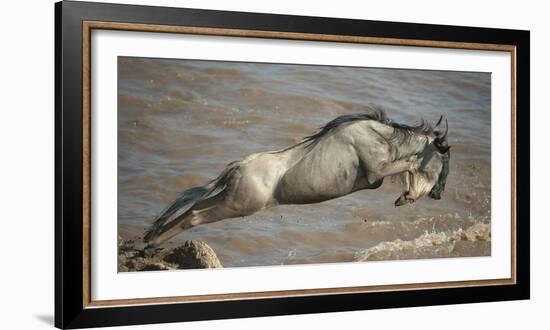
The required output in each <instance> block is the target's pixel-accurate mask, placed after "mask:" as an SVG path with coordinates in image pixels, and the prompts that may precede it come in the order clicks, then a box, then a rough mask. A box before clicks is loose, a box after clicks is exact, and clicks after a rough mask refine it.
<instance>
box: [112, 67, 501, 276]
mask: <svg viewBox="0 0 550 330" xmlns="http://www.w3.org/2000/svg"><path fill="white" fill-rule="evenodd" d="M117 66H118V69H117V70H118V71H117V82H118V87H117V88H118V93H117V97H118V109H117V118H118V119H117V120H118V123H117V125H118V129H117V141H116V143H117V150H118V155H117V156H118V165H117V166H118V174H117V175H118V210H117V211H118V214H117V219H118V224H117V227H118V242H112V243H109V244H117V246H118V272H135V271H161V270H168V271H170V270H181V269H198V268H222V267H223V268H229V267H258V266H282V265H284V266H287V265H300V264H302V265H303V264H321V263H356V262H399V261H398V260H407V259H431V258H468V257H490V256H491V72H463V71H439V70H417V69H406V68H376V67H352V66H332V65H304V64H294V63H257V62H232V61H212V60H200V59H188V58H147V57H130V56H118V58H117ZM113 143H115V142H113Z"/></svg>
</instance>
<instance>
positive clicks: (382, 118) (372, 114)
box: [301, 107, 433, 145]
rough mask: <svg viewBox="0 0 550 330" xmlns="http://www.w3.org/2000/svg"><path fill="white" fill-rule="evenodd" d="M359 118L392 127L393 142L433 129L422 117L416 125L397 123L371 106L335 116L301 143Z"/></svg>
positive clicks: (316, 138) (310, 143)
mask: <svg viewBox="0 0 550 330" xmlns="http://www.w3.org/2000/svg"><path fill="white" fill-rule="evenodd" d="M360 120H375V121H377V122H379V123H382V124H384V125H388V126H391V127H393V128H394V129H395V130H394V133H393V136H392V137H391V140H392V142H394V143H396V142H398V143H403V142H405V141H406V140H407V139H410V138H411V137H412V136H413V135H414V134H429V133H431V132H432V131H433V128H432V126H431V125H430V124H429V123H427V122H426V121H424V119H422V121H421V123H420V124H419V125H416V126H409V125H405V124H399V123H396V122H394V121H393V120H391V119H389V118H388V116H387V115H386V112H385V111H384V110H383V109H381V108H375V107H372V108H368V110H367V112H363V113H354V114H349V115H342V116H339V117H336V118H335V119H333V120H331V121H329V122H328V123H327V124H325V125H324V126H323V127H321V128H320V129H319V130H318V131H317V132H316V133H315V134H312V135H309V136H306V137H305V138H303V140H302V142H301V143H306V144H309V145H312V144H314V143H315V142H316V141H318V140H319V139H320V138H322V137H323V136H326V135H327V134H328V133H329V132H331V131H332V130H334V129H335V128H337V127H340V126H342V125H345V124H347V123H352V122H356V121H360Z"/></svg>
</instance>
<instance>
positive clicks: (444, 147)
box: [434, 139, 451, 154]
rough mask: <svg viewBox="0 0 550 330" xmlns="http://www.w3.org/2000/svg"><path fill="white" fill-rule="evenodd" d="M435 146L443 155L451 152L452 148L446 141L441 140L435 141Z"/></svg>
mask: <svg viewBox="0 0 550 330" xmlns="http://www.w3.org/2000/svg"><path fill="white" fill-rule="evenodd" d="M434 145H435V147H436V148H437V151H439V152H440V153H442V154H445V153H447V151H449V149H451V146H450V145H449V144H448V143H447V141H445V140H443V141H441V140H439V139H436V140H435V141H434Z"/></svg>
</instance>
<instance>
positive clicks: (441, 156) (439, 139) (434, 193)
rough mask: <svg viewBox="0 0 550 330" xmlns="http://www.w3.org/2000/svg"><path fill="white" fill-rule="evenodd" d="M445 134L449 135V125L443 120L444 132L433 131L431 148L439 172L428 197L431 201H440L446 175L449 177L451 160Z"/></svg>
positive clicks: (439, 122) (438, 124)
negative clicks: (438, 163)
mask: <svg viewBox="0 0 550 330" xmlns="http://www.w3.org/2000/svg"><path fill="white" fill-rule="evenodd" d="M442 121H443V116H441V117H440V118H439V121H438V122H437V124H436V126H435V127H436V128H438V127H439V126H440V125H441V122H442ZM447 133H449V123H448V121H447V119H445V131H440V130H435V131H434V135H435V139H434V140H433V146H434V147H435V151H436V153H435V155H434V157H435V159H438V160H439V162H440V163H441V170H440V171H439V175H438V177H437V182H436V183H435V185H434V186H433V188H432V190H431V191H430V193H429V196H430V197H431V198H433V199H441V193H442V192H443V191H444V190H445V184H446V183H447V175H449V161H450V159H451V150H450V149H451V146H449V143H448V141H447Z"/></svg>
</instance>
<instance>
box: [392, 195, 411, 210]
mask: <svg viewBox="0 0 550 330" xmlns="http://www.w3.org/2000/svg"><path fill="white" fill-rule="evenodd" d="M414 201H415V200H414V199H413V198H410V197H408V193H403V195H401V196H399V198H398V199H397V200H396V201H395V202H394V203H393V204H394V205H395V206H396V207H397V206H402V205H405V204H411V203H414Z"/></svg>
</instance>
